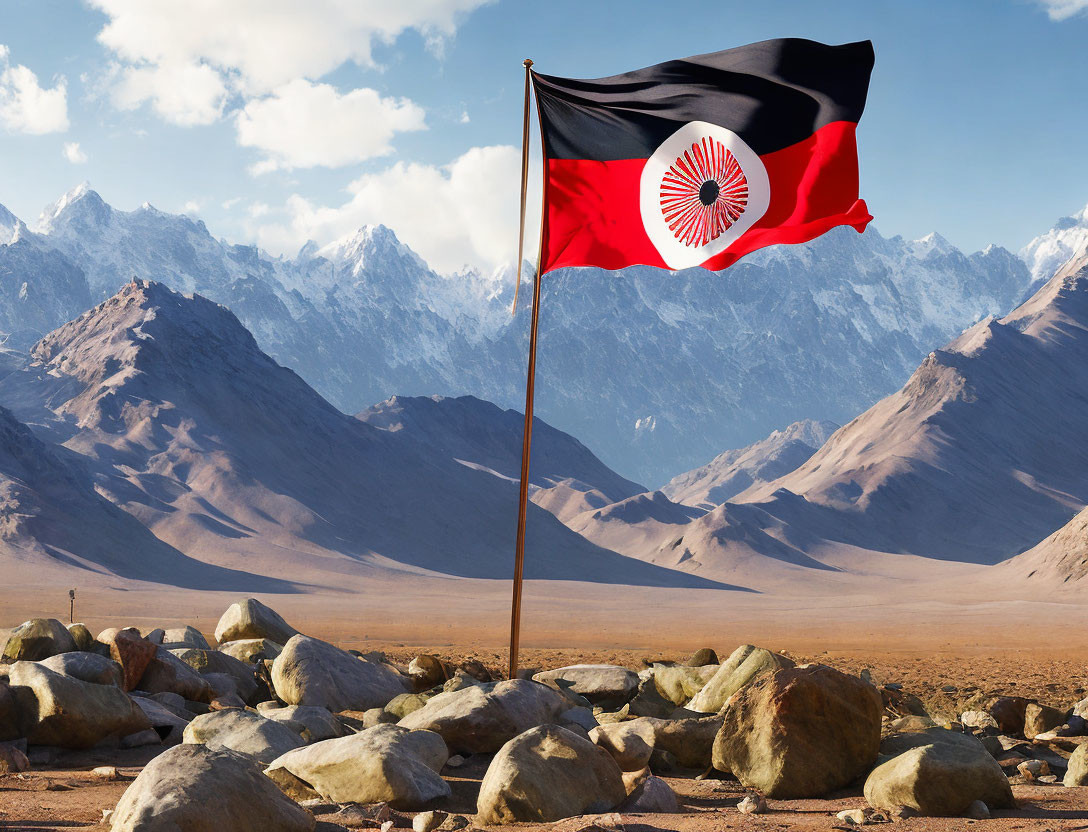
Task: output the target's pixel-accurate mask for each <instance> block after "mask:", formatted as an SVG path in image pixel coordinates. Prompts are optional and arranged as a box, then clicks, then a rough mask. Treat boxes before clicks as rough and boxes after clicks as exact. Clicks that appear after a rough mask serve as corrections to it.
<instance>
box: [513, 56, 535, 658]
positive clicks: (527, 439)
mask: <svg viewBox="0 0 1088 832" xmlns="http://www.w3.org/2000/svg"><path fill="white" fill-rule="evenodd" d="M523 65H524V67H525V110H524V115H523V119H522V133H521V229H520V231H519V232H518V282H517V288H515V289H514V308H513V310H512V312H511V314H512V313H513V312H516V311H517V307H518V300H517V298H518V290H519V289H520V288H521V260H522V253H523V250H524V246H525V197H526V190H527V188H528V184H529V96H530V94H531V89H530V77H529V74H530V71H531V69H532V66H533V62H532V61H531V60H530V59H529V58H526V59H525V60H524V61H523ZM539 320H540V255H539V253H538V254H537V264H536V271H535V273H534V274H533V310H532V323H531V324H530V326H529V369H528V373H527V374H526V379H525V429H524V432H523V434H522V441H521V480H520V488H519V490H518V531H517V540H516V542H515V544H514V596H513V599H512V600H511V603H510V668H509V675H508V677H507V678H509V679H515V678H517V673H518V643H519V641H520V639H521V579H522V572H523V567H524V565H525V515H526V512H527V511H528V504H529V449H530V447H531V444H532V438H533V392H534V387H535V384H536V331H537V323H538V321H539Z"/></svg>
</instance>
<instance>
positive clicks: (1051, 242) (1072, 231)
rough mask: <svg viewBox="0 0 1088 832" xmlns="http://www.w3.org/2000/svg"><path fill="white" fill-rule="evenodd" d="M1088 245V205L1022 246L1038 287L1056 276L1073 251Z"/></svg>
mask: <svg viewBox="0 0 1088 832" xmlns="http://www.w3.org/2000/svg"><path fill="white" fill-rule="evenodd" d="M1086 249H1088V207H1085V208H1084V209H1082V210H1081V211H1078V212H1077V213H1076V214H1074V215H1073V216H1071V217H1063V218H1062V219H1060V220H1058V222H1056V223H1055V224H1054V227H1053V228H1052V229H1050V230H1049V231H1047V232H1046V233H1045V234H1040V235H1039V236H1038V237H1036V238H1035V239H1034V240H1032V241H1031V242H1030V243H1028V244H1027V245H1026V246H1024V248H1023V249H1021V250H1020V257H1021V258H1022V259H1023V260H1024V261H1025V262H1026V263H1027V264H1028V268H1029V269H1030V270H1031V277H1032V282H1033V285H1035V288H1038V287H1039V286H1041V285H1042V284H1043V283H1046V282H1047V281H1048V280H1050V278H1051V277H1053V276H1054V273H1055V272H1057V271H1058V269H1059V268H1061V267H1062V266H1063V265H1064V264H1065V263H1066V262H1068V261H1069V260H1070V259H1071V258H1072V257H1073V256H1074V255H1076V254H1078V253H1080V252H1083V251H1085V250H1086Z"/></svg>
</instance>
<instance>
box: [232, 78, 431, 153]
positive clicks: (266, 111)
mask: <svg viewBox="0 0 1088 832" xmlns="http://www.w3.org/2000/svg"><path fill="white" fill-rule="evenodd" d="M424 127H425V125H424V123H423V109H422V108H421V107H419V106H417V105H416V104H414V103H413V102H411V101H409V100H408V99H406V98H382V96H381V95H379V94H378V92H377V91H375V90H371V89H358V90H352V91H351V92H349V93H345V94H343V95H341V94H340V93H339V92H337V90H336V89H335V88H334V87H332V86H330V85H329V84H313V83H311V82H309V81H305V80H301V79H299V80H295V81H292V82H290V83H289V84H285V85H284V86H282V87H280V88H279V89H277V90H276V91H275V92H273V93H272V95H270V96H267V97H265V98H258V99H255V100H253V101H250V102H249V103H248V104H246V106H245V108H244V109H242V110H241V111H240V112H239V113H238V115H237V116H236V119H235V128H236V130H237V137H238V144H240V145H242V146H244V147H255V148H257V149H259V150H262V151H263V152H264V153H265V154H266V158H265V159H264V160H262V161H261V162H258V163H257V164H256V165H254V166H253V168H251V171H252V172H253V173H267V172H268V171H271V170H278V169H287V170H290V169H293V168H313V167H319V166H320V167H339V166H340V165H347V164H351V163H353V162H361V161H363V160H365V159H371V158H374V157H375V156H384V155H385V154H387V153H391V152H392V150H393V148H392V146H391V145H390V141H391V140H392V138H393V135H394V134H395V133H398V132H402V131H407V130H422V129H424Z"/></svg>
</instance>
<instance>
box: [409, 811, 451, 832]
mask: <svg viewBox="0 0 1088 832" xmlns="http://www.w3.org/2000/svg"><path fill="white" fill-rule="evenodd" d="M445 819H446V813H445V812H420V813H419V814H418V815H416V816H415V817H414V818H412V829H413V830H414V832H431V830H432V829H436V828H438V827H439V826H441V825H442V822H443V821H444V820H445Z"/></svg>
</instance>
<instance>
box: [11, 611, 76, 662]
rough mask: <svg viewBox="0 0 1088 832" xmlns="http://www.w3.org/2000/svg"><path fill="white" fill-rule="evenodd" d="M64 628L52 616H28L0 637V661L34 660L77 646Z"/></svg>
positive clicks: (69, 650)
mask: <svg viewBox="0 0 1088 832" xmlns="http://www.w3.org/2000/svg"><path fill="white" fill-rule="evenodd" d="M77 649H78V648H77V647H76V642H75V639H74V638H72V634H71V633H69V632H68V628H67V627H65V626H64V625H63V624H61V623H60V622H59V621H57V619H55V618H32V619H30V620H29V621H24V622H23V623H22V624H20V625H19V626H18V627H16V628H15V629H13V630H11V631H10V632H9V633H8V634H7V637H6V638H0V661H8V662H18V661H28V662H36V661H40V660H41V659H48V658H49V657H50V656H55V655H57V654H58V653H71V652H72V651H74V650H77Z"/></svg>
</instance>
